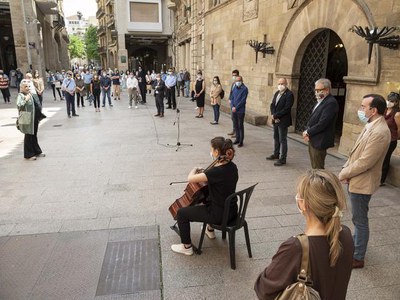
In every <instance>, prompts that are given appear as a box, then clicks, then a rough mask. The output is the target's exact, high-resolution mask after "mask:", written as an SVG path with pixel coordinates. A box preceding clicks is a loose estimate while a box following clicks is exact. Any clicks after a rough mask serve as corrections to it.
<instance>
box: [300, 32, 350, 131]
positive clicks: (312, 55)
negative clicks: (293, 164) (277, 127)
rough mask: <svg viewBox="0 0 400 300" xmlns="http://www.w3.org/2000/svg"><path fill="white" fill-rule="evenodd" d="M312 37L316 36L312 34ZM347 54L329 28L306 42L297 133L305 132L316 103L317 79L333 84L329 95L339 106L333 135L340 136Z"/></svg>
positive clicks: (302, 62)
mask: <svg viewBox="0 0 400 300" xmlns="http://www.w3.org/2000/svg"><path fill="white" fill-rule="evenodd" d="M314 34H315V33H314ZM347 72H348V64H347V54H346V50H345V47H344V44H343V42H342V40H341V39H340V37H339V36H338V35H337V34H336V33H335V32H334V31H332V30H330V29H323V30H320V32H319V33H317V34H316V35H315V36H314V38H312V39H311V41H310V42H309V44H308V46H307V48H306V50H305V51H304V54H303V57H302V59H301V65H300V80H299V89H298V98H297V99H298V101H297V113H296V126H295V129H296V131H297V132H302V131H304V129H305V127H306V124H307V121H308V119H309V118H310V115H311V112H312V109H313V107H314V106H315V104H316V99H315V95H314V87H315V86H314V84H315V81H317V80H318V79H319V78H328V79H329V80H330V81H331V82H332V90H331V93H332V95H333V96H334V97H335V98H336V100H337V101H338V104H339V114H338V117H337V120H336V135H337V137H340V136H341V135H342V128H343V114H344V106H345V99H346V84H345V82H344V80H343V77H344V76H347Z"/></svg>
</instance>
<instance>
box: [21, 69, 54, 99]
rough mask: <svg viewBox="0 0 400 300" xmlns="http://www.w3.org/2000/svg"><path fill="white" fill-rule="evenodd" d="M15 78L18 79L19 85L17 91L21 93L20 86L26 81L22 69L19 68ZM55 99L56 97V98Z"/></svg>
mask: <svg viewBox="0 0 400 300" xmlns="http://www.w3.org/2000/svg"><path fill="white" fill-rule="evenodd" d="M15 77H16V78H17V80H16V84H17V91H18V92H19V86H20V84H21V81H22V79H24V74H23V73H22V72H21V69H20V68H18V69H17V70H16V71H15ZM54 98H55V97H54Z"/></svg>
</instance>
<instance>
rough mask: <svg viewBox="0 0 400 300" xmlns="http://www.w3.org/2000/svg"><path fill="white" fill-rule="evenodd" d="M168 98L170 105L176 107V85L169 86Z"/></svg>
mask: <svg viewBox="0 0 400 300" xmlns="http://www.w3.org/2000/svg"><path fill="white" fill-rule="evenodd" d="M167 100H168V107H171V104H172V107H173V108H174V109H175V108H176V97H175V86H171V88H170V89H168V88H167Z"/></svg>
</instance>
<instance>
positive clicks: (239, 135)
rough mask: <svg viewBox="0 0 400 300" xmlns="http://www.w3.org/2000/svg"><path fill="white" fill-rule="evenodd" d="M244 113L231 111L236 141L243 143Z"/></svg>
mask: <svg viewBox="0 0 400 300" xmlns="http://www.w3.org/2000/svg"><path fill="white" fill-rule="evenodd" d="M244 115H245V113H238V112H232V121H233V128H234V129H235V133H236V141H238V142H239V144H243V140H244Z"/></svg>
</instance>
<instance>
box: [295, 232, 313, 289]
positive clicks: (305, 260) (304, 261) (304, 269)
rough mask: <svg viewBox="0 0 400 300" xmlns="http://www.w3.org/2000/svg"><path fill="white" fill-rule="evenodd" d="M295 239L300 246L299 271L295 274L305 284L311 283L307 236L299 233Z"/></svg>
mask: <svg viewBox="0 0 400 300" xmlns="http://www.w3.org/2000/svg"><path fill="white" fill-rule="evenodd" d="M297 239H298V240H299V241H300V244H301V248H302V258H301V266H300V273H299V275H298V276H297V279H298V280H301V281H304V282H305V283H306V284H307V285H312V279H311V267H310V259H309V253H310V247H309V243H308V236H306V235H305V234H299V235H298V236H297Z"/></svg>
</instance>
